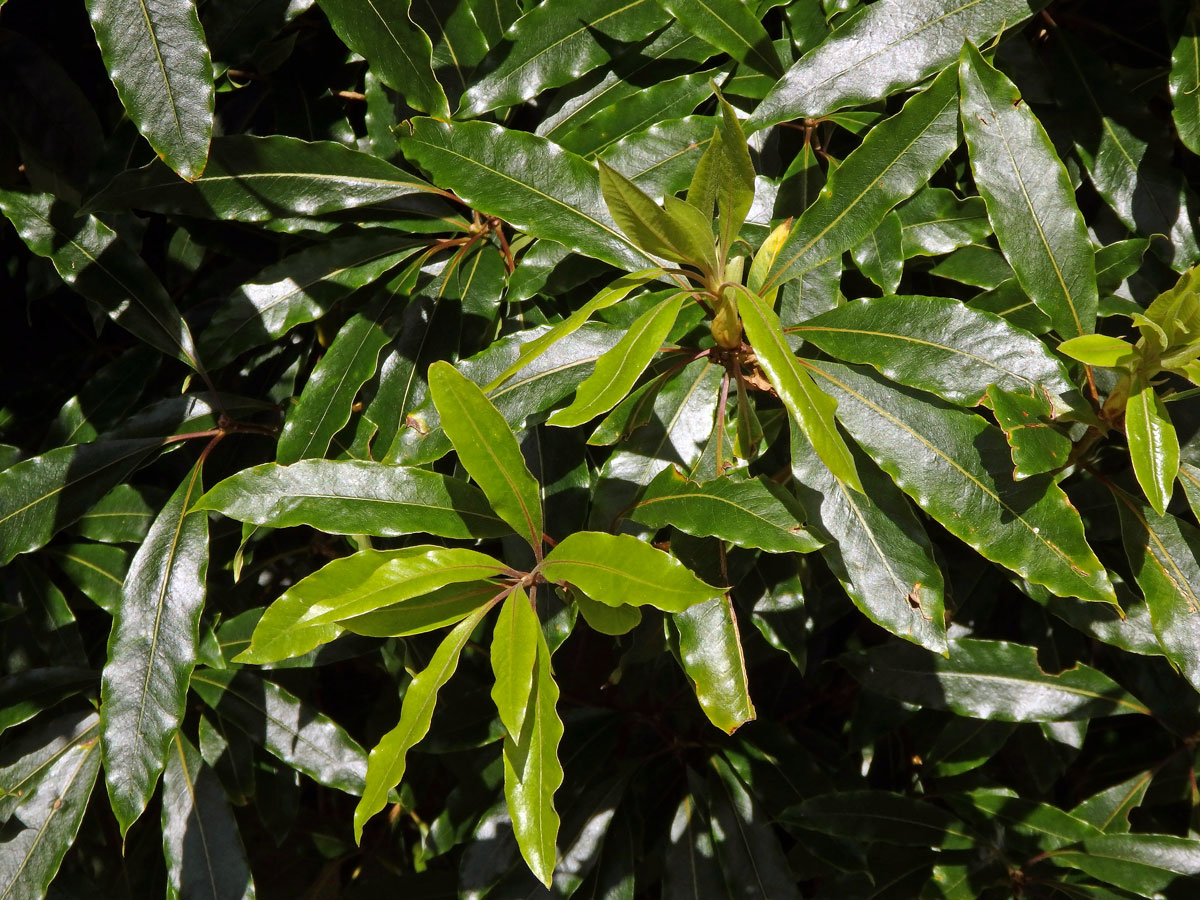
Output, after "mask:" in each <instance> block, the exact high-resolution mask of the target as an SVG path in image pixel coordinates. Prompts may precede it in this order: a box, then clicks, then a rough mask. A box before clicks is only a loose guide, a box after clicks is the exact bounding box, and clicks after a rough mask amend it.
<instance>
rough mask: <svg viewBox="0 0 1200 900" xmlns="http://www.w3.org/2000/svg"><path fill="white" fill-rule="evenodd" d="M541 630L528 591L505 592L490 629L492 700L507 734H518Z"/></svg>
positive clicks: (523, 718)
mask: <svg viewBox="0 0 1200 900" xmlns="http://www.w3.org/2000/svg"><path fill="white" fill-rule="evenodd" d="M541 632H542V625H541V622H539V621H538V617H537V613H535V612H534V611H533V606H532V605H530V602H529V595H528V594H526V593H525V592H524V591H523V590H521V589H520V588H517V589H516V590H514V591H512V592H511V593H509V595H508V596H507V597H506V598H505V600H504V605H503V606H501V607H500V614H499V615H498V616H497V617H496V627H495V629H494V630H493V631H492V652H491V660H492V672H493V674H494V675H495V676H496V683H495V684H494V685H493V686H492V700H493V702H495V704H496V711H497V712H499V713H500V722H501V724H502V725H504V727H505V729H506V730H507V731H508V736H509V737H510V738H514V739H515V738H516V737H517V736H519V735H520V734H521V725H522V724H523V723H524V721H525V708H526V706H527V705H528V704H529V692H530V690H531V688H532V687H533V680H534V676H535V674H536V666H537V655H538V640H539V635H541Z"/></svg>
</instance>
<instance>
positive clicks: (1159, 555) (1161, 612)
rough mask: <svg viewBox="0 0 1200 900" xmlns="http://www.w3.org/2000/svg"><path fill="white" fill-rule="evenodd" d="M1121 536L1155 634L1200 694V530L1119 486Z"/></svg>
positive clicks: (1116, 491)
mask: <svg viewBox="0 0 1200 900" xmlns="http://www.w3.org/2000/svg"><path fill="white" fill-rule="evenodd" d="M1112 490H1113V494H1114V496H1115V497H1116V500H1117V509H1118V510H1119V511H1120V513H1121V537H1122V538H1123V540H1124V543H1125V553H1126V555H1127V556H1128V557H1129V565H1130V568H1132V569H1133V576H1134V578H1136V579H1137V583H1138V587H1140V588H1141V589H1142V593H1143V594H1144V595H1145V596H1146V605H1147V606H1148V607H1149V608H1150V621H1151V622H1152V623H1153V624H1154V633H1155V634H1156V635H1158V640H1159V643H1160V644H1162V647H1163V649H1164V650H1165V651H1166V653H1167V659H1169V660H1170V661H1171V663H1172V665H1174V666H1175V668H1177V669H1178V670H1179V671H1180V672H1181V673H1182V674H1183V676H1184V677H1185V678H1186V679H1187V680H1188V681H1190V682H1191V683H1192V684H1193V685H1195V686H1197V689H1198V690H1200V593H1198V592H1200V530H1197V529H1196V527H1195V526H1193V525H1189V524H1188V523H1187V522H1184V521H1182V520H1180V519H1177V518H1176V517H1175V516H1172V515H1170V514H1169V513H1168V514H1165V515H1164V514H1162V513H1156V512H1155V511H1153V510H1151V509H1149V508H1147V507H1146V506H1144V505H1143V504H1141V503H1139V502H1138V501H1137V500H1136V499H1135V498H1134V497H1132V496H1130V495H1129V494H1127V493H1125V492H1124V491H1122V490H1120V489H1119V488H1116V487H1114V488H1113V489H1112Z"/></svg>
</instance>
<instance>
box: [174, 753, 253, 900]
mask: <svg viewBox="0 0 1200 900" xmlns="http://www.w3.org/2000/svg"><path fill="white" fill-rule="evenodd" d="M162 834H163V856H164V857H165V859H166V862H167V883H168V885H169V888H168V890H169V891H171V892H173V893H174V895H175V896H179V897H196V898H212V900H226V898H236V897H242V898H247V900H249V898H253V897H254V880H253V879H252V878H251V877H250V864H249V862H248V861H247V860H246V848H245V847H243V846H242V839H241V836H240V835H239V834H238V826H237V821H236V820H235V819H234V817H233V810H231V809H230V808H229V803H228V801H227V800H226V799H225V791H224V789H223V788H222V787H221V782H220V781H219V780H218V779H217V776H216V775H215V774H214V773H213V771H212V769H210V768H209V767H208V766H206V765H205V764H204V760H203V759H201V758H200V753H199V751H197V750H196V748H195V747H193V746H192V744H191V743H190V742H189V741H188V740H187V739H186V738H184V737H183V736H182V735H180V734H178V733H177V734H176V735H175V737H174V739H173V740H172V741H171V747H170V750H169V751H168V753H167V767H166V771H165V772H164V773H163V803H162Z"/></svg>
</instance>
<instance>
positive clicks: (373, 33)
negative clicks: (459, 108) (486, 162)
mask: <svg viewBox="0 0 1200 900" xmlns="http://www.w3.org/2000/svg"><path fill="white" fill-rule="evenodd" d="M318 3H319V4H320V6H321V9H322V10H323V11H324V13H325V15H327V16H328V17H329V24H331V25H332V26H333V30H334V31H335V32H336V33H337V36H338V37H340V38H341V39H342V40H343V41H345V43H346V46H348V47H349V48H350V49H351V50H353V51H354V52H355V53H357V54H359V55H360V56H362V57H364V58H365V59H366V60H367V62H368V63H369V64H370V66H371V71H372V72H373V73H374V74H375V75H376V76H378V78H379V79H380V81H382V82H383V83H384V84H386V85H387V86H388V87H390V88H392V89H393V90H396V91H399V92H400V93H401V94H402V95H403V96H404V99H405V100H407V101H408V104H409V105H410V106H412V107H413V108H414V109H418V110H420V111H421V112H424V113H429V115H431V116H437V117H438V118H440V119H448V118H450V106H449V104H448V103H447V102H446V93H445V91H443V90H442V86H441V85H440V84H438V81H437V79H436V78H435V77H434V75H433V45H432V44H431V43H430V41H429V36H428V35H427V34H426V33H425V32H424V31H422V30H421V29H420V28H418V27H417V26H416V25H415V24H414V23H413V20H412V19H411V18H410V15H409V3H408V2H405V0H318Z"/></svg>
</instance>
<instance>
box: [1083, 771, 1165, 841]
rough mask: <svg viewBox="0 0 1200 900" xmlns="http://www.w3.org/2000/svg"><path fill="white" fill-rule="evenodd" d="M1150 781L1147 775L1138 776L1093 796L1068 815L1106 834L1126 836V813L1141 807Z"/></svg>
mask: <svg viewBox="0 0 1200 900" xmlns="http://www.w3.org/2000/svg"><path fill="white" fill-rule="evenodd" d="M1152 777H1153V776H1152V774H1151V773H1150V772H1140V773H1138V774H1137V775H1134V776H1133V777H1132V778H1130V779H1129V780H1128V781H1122V782H1121V783H1120V784H1115V785H1113V786H1112V787H1110V788H1108V789H1106V790H1103V791H1101V792H1100V793H1098V794H1093V795H1092V796H1091V797H1088V798H1087V799H1086V800H1084V801H1083V802H1082V803H1080V804H1079V805H1078V806H1076V807H1075V808H1074V809H1072V810H1071V815H1073V816H1074V817H1075V818H1077V819H1082V820H1083V821H1085V822H1087V823H1089V824H1091V825H1094V826H1096V827H1097V828H1099V829H1100V830H1101V831H1103V832H1106V833H1108V834H1128V833H1129V813H1130V811H1131V810H1134V809H1136V808H1137V807H1138V806H1140V805H1141V803H1142V799H1143V798H1144V797H1145V796H1146V789H1147V788H1148V787H1149V786H1150V781H1151V779H1152Z"/></svg>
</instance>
